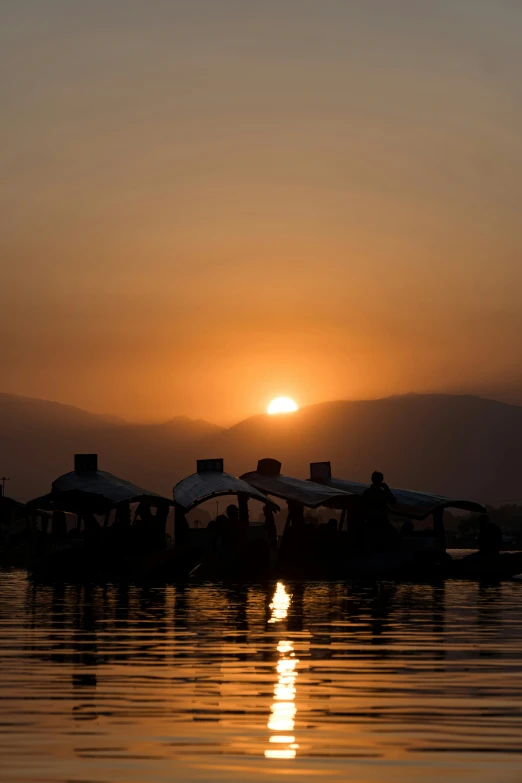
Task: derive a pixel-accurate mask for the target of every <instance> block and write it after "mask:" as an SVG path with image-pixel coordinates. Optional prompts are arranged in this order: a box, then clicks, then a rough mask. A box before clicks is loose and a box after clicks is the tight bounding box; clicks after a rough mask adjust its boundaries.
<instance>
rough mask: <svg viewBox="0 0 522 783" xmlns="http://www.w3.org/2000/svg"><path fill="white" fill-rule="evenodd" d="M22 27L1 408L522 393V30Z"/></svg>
mask: <svg viewBox="0 0 522 783" xmlns="http://www.w3.org/2000/svg"><path fill="white" fill-rule="evenodd" d="M4 5H5V10H4V8H2V11H1V15H2V18H1V20H0V21H1V22H2V23H3V24H0V30H1V31H5V32H3V33H1V32H0V37H1V46H0V64H1V67H2V72H3V73H7V74H9V79H5V80H3V81H2V84H1V85H0V98H1V100H2V107H3V114H2V126H1V129H0V136H1V140H2V150H4V151H5V155H6V159H5V165H4V167H3V169H2V182H1V184H0V211H1V214H2V218H3V219H2V229H1V232H0V257H1V258H2V262H3V266H2V277H1V285H2V292H3V294H4V296H3V300H2V307H1V308H0V333H1V334H2V335H5V339H4V340H3V342H2V382H1V388H0V391H3V392H10V393H14V394H23V395H27V396H33V397H40V398H44V399H52V400H56V401H58V402H63V403H69V404H72V405H77V406H79V407H83V408H86V409H87V410H90V411H93V412H97V413H110V414H117V415H121V416H123V417H125V418H128V419H137V420H152V419H154V420H158V421H159V420H163V421H166V420H167V419H169V418H172V417H174V416H176V415H180V414H185V415H187V416H191V417H201V418H206V419H209V420H211V421H217V422H220V423H231V422H232V421H238V420H239V419H241V418H245V417H247V416H250V415H253V414H256V413H260V412H261V411H264V410H265V409H266V402H267V400H269V399H271V397H272V396H273V394H274V393H276V391H277V390H278V389H291V390H292V393H295V395H296V396H297V398H298V399H299V405H300V406H306V405H309V404H313V403H317V402H321V401H324V400H335V399H360V398H369V397H373V398H375V397H383V396H386V395H390V394H400V393H405V392H411V391H417V392H423V391H431V392H434V391H471V392H477V391H481V390H482V389H484V388H490V386H491V384H493V383H495V384H503V388H507V387H508V386H509V385H510V384H513V383H515V382H516V383H520V384H521V387H522V368H521V360H520V334H521V333H522V308H521V307H520V301H521V297H522V264H521V263H520V258H521V257H522V234H521V232H520V204H521V202H522V102H521V101H520V100H519V99H518V96H519V93H520V72H521V70H522V47H521V46H520V34H519V31H520V29H521V25H522V9H521V5H520V3H517V2H503V3H500V2H497V3H495V2H482V3H477V2H476V0H461V2H459V3H458V12H457V11H456V10H455V7H456V4H455V2H454V0H438V2H436V3H419V2H415V0H395V2H381V3H378V4H375V3H358V2H344V3H343V2H338V1H337V0H335V1H334V0H324V2H322V3H313V2H307V3H302V2H299V0H288V2H285V3H282V4H281V3H277V2H265V3H259V4H255V11H253V10H252V8H253V6H252V4H250V3H241V2H226V3H225V5H226V7H227V11H226V12H225V11H224V10H223V6H222V4H221V3H216V2H215V0H199V2H197V3H180V2H178V3H175V2H174V3H168V2H160V3H156V4H154V5H155V11H154V13H151V11H150V8H149V5H148V4H147V3H139V2H128V0H113V2H111V3H109V4H108V5H107V8H106V9H105V11H104V13H100V12H99V8H98V6H99V4H98V3H80V4H79V5H78V4H75V3H64V2H59V0H47V2H45V3H35V2H34V1H33V0H18V2H16V3H14V2H13V3H7V4H4ZM102 5H103V4H102ZM78 7H81V13H79V12H78ZM377 7H378V12H377V11H376V9H377ZM104 8H105V6H104ZM492 31H494V34H493V33H492ZM312 39H313V40H314V45H313V46H312V47H311V46H310V40H312ZM64 42H67V45H64Z"/></svg>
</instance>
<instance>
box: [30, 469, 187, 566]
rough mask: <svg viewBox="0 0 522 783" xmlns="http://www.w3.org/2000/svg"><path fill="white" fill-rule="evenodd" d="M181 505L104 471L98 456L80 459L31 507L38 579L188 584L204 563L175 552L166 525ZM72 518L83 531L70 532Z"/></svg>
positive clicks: (180, 549) (179, 549)
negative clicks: (150, 579)
mask: <svg viewBox="0 0 522 783" xmlns="http://www.w3.org/2000/svg"><path fill="white" fill-rule="evenodd" d="M174 505H175V504H174V501H173V500H170V499H168V498H165V497H162V496H161V495H158V494H156V493H155V492H151V491H149V490H146V489H143V488H142V487H138V486H137V485H135V484H133V483H131V482H129V481H126V480H125V479H122V478H119V477H118V476H114V475H113V474H111V473H107V472H106V471H102V470H98V460H97V455H96V454H76V455H75V464H74V471H71V472H70V473H66V474H65V475H63V476H60V477H59V478H57V479H56V480H55V481H54V482H53V484H52V488H51V492H49V493H48V494H47V495H44V496H42V497H38V498H35V499H34V500H32V501H30V502H29V503H27V505H26V515H27V517H28V522H29V531H30V540H31V566H30V568H31V571H32V573H33V575H34V576H36V577H40V578H47V579H62V578H72V579H85V578H87V579H89V578H107V577H110V578H115V577H116V578H135V577H144V576H147V575H152V574H154V575H156V576H158V575H159V574H164V575H168V576H169V577H170V576H172V575H173V574H174V575H176V576H180V577H181V578H183V577H185V578H186V577H187V576H188V573H189V572H190V570H191V568H192V567H193V566H194V563H195V562H197V559H198V556H199V555H198V553H197V552H193V551H191V549H190V547H177V548H176V549H167V547H166V537H165V525H166V521H167V517H168V513H169V510H170V508H171V507H172V506H174ZM132 510H134V521H133V522H132V521H131V512H132ZM65 512H69V513H72V514H74V515H75V516H76V520H77V525H76V528H75V529H73V530H69V531H67V529H66V524H64V520H63V518H61V517H60V515H63V514H64V513H65ZM50 514H51V519H52V527H51V530H50V531H49V530H48V520H49V516H50ZM99 517H103V524H100V522H99V520H98V518H99ZM55 519H56V520H57V524H56V526H55V525H54V521H55ZM60 520H61V524H58V521H60ZM111 521H112V524H111ZM55 528H56V529H55Z"/></svg>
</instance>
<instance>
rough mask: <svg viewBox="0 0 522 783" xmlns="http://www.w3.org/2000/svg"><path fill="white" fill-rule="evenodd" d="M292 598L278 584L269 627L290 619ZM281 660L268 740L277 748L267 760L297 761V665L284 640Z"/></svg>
mask: <svg viewBox="0 0 522 783" xmlns="http://www.w3.org/2000/svg"><path fill="white" fill-rule="evenodd" d="M291 600H292V599H291V596H290V595H289V593H287V591H286V588H285V586H284V585H283V583H282V582H278V584H277V587H276V591H275V593H274V597H273V599H272V603H271V604H270V609H271V610H272V616H271V617H270V620H269V622H270V623H278V622H281V621H282V620H285V619H286V618H287V616H288V609H289V607H290V602H291ZM277 652H278V653H279V660H278V662H277V667H276V671H277V682H276V683H275V685H274V701H273V703H272V707H271V709H270V718H269V720H268V728H269V730H270V731H271V732H277V733H273V734H272V735H271V737H270V739H269V742H270V745H272V746H276V747H271V748H268V749H267V750H265V757H266V758H268V759H294V758H295V757H296V752H297V749H298V748H299V745H298V744H297V743H296V741H295V737H294V735H293V733H290V732H293V730H294V726H295V716H296V712H297V708H296V706H295V694H296V686H295V683H296V680H297V664H298V663H299V661H298V659H297V658H296V657H295V652H294V646H293V643H292V642H291V641H288V640H286V639H285V640H281V641H280V642H279V643H278V645H277Z"/></svg>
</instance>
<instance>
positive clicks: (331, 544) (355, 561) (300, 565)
mask: <svg viewBox="0 0 522 783" xmlns="http://www.w3.org/2000/svg"><path fill="white" fill-rule="evenodd" d="M281 468H282V465H281V462H279V461H278V460H275V459H261V460H259V462H258V464H257V469H256V470H255V471H251V472H249V473H244V474H243V475H242V476H241V478H242V479H243V480H245V481H247V482H248V483H249V484H251V485H252V486H254V487H255V488H256V489H258V490H260V491H262V492H265V493H266V494H267V495H270V496H273V497H276V498H279V499H281V500H285V501H286V503H287V507H288V514H287V519H286V522H285V528H284V532H283V535H282V538H281V542H280V547H279V551H278V562H277V569H276V572H277V576H278V577H280V578H294V579H349V578H361V577H363V576H372V577H378V576H382V577H383V578H384V576H385V575H387V574H392V573H395V572H396V571H397V569H399V568H404V567H405V566H406V565H407V564H409V563H410V562H412V561H413V555H412V553H411V552H409V551H407V550H406V549H404V550H403V551H392V552H386V553H378V555H375V556H371V557H361V556H359V555H358V554H357V553H356V552H355V551H354V550H353V548H352V540H351V537H350V531H349V528H350V525H349V520H350V518H351V517H352V516H354V515H355V514H358V513H359V511H360V504H361V501H360V497H359V496H358V495H356V494H355V493H351V492H348V491H346V490H344V489H340V488H337V487H332V486H328V485H327V484H325V483H318V482H313V481H310V480H305V479H300V478H294V477H292V476H286V475H284V474H283V473H281ZM320 507H325V508H330V509H332V510H336V511H341V517H340V521H339V522H337V521H336V520H335V521H333V523H332V524H328V525H326V526H322V527H321V528H319V529H316V528H315V527H313V526H312V525H306V524H305V520H304V509H305V508H309V509H317V508H320ZM345 524H346V526H347V528H348V529H347V530H346V531H345V530H344V526H345Z"/></svg>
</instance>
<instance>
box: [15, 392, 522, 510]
mask: <svg viewBox="0 0 522 783" xmlns="http://www.w3.org/2000/svg"><path fill="white" fill-rule="evenodd" d="M521 442H522V408H521V407H518V406H513V405H506V404H503V403H499V402H495V401H493V400H486V399H481V398H478V397H472V396H459V395H406V396H401V397H389V398H386V399H381V400H362V401H357V402H347V401H337V402H326V403H321V404H318V405H311V406H309V407H306V408H302V409H301V410H299V411H297V412H296V413H294V414H288V415H280V416H268V415H261V416H254V417H252V418H249V419H246V420H245V421H242V422H239V423H238V424H236V425H235V426H233V427H230V428H229V429H222V428H219V427H217V426H215V425H213V424H210V423H208V422H204V421H200V420H196V421H194V420H191V419H188V418H186V417H183V416H181V417H176V418H175V419H172V420H171V421H169V422H166V423H165V424H154V425H138V424H129V423H126V422H123V421H120V420H117V421H113V420H110V419H109V418H108V417H103V416H96V415H94V414H91V413H87V412H86V411H82V410H80V409H78V408H74V407H72V406H63V405H59V404H58V403H48V402H45V401H41V400H28V399H27V398H20V397H14V396H13V395H0V473H1V474H3V475H9V476H11V477H12V482H11V485H10V486H9V489H10V490H11V491H12V492H13V494H15V495H16V496H18V497H21V498H29V497H32V496H35V495H38V494H41V493H43V492H46V491H47V490H48V489H49V486H50V483H51V481H52V479H53V478H54V477H56V476H57V475H59V474H61V473H64V472H66V471H68V470H70V469H71V466H72V455H73V453H74V452H75V451H95V452H97V453H98V454H99V461H100V467H103V468H104V469H105V470H109V471H111V472H114V473H117V474H119V475H121V476H124V477H126V478H129V479H130V480H132V481H136V482H138V483H140V484H142V485H145V486H147V487H149V488H150V489H153V490H156V491H159V492H163V493H164V494H168V495H169V496H170V493H171V489H172V485H173V483H175V482H176V481H177V480H179V479H180V478H182V477H183V476H184V475H187V474H188V473H192V472H193V470H194V466H195V460H196V459H197V458H198V457H220V456H223V457H224V458H225V465H226V469H227V470H229V471H231V472H235V473H243V472H245V471H247V470H250V469H252V468H253V467H255V465H256V463H257V460H258V459H259V458H260V457H267V456H271V457H276V458H277V459H280V460H281V461H282V463H283V470H284V471H285V472H286V473H288V474H294V475H299V476H303V477H306V476H307V475H308V467H309V463H310V462H311V461H318V460H328V459H329V460H331V462H332V466H333V471H334V474H335V475H337V476H341V477H347V478H353V479H355V480H367V479H368V476H369V475H370V474H371V472H372V470H375V469H379V470H382V471H383V472H384V473H385V475H386V479H387V481H388V483H390V484H392V485H396V486H402V487H411V488H414V489H420V490H423V489H425V490H428V491H432V492H440V493H443V494H445V493H447V494H452V495H462V496H469V497H472V498H476V499H477V500H483V501H485V502H499V501H502V500H508V499H510V498H513V497H520V496H521V495H522V453H521V449H520V443H521Z"/></svg>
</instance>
